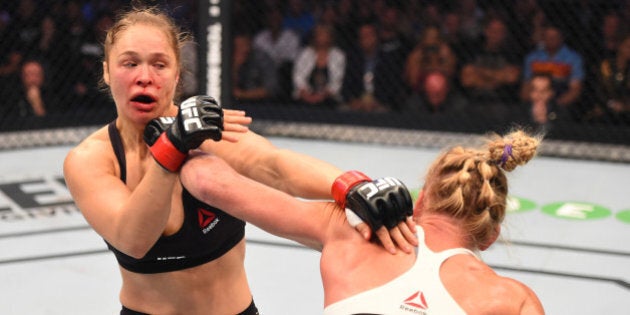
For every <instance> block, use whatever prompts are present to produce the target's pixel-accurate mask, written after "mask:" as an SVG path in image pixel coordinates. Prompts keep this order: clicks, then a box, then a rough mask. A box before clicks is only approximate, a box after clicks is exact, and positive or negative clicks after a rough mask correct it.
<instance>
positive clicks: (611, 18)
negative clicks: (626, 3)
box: [597, 11, 627, 62]
mask: <svg viewBox="0 0 630 315" xmlns="http://www.w3.org/2000/svg"><path fill="white" fill-rule="evenodd" d="M626 31H627V29H626V27H625V23H624V22H623V20H622V19H621V16H620V15H619V13H618V12H616V11H609V12H607V13H606V14H605V15H604V16H603V17H602V22H601V37H599V36H598V37H597V38H598V39H599V40H600V42H599V46H598V47H597V49H598V50H599V51H598V55H597V61H598V62H599V61H601V60H604V59H607V58H610V57H612V56H614V55H615V53H616V52H617V47H618V46H619V44H620V43H621V41H622V40H623V36H624V34H625V33H626Z"/></svg>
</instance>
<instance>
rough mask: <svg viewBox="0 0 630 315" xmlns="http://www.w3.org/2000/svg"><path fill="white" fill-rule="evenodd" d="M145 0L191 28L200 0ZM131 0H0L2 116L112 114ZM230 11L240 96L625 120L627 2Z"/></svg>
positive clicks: (263, 5)
mask: <svg viewBox="0 0 630 315" xmlns="http://www.w3.org/2000/svg"><path fill="white" fill-rule="evenodd" d="M148 2H151V3H160V4H163V5H166V6H168V8H169V11H170V12H172V13H173V15H174V17H175V18H176V19H177V20H178V21H179V22H180V23H181V24H182V25H183V26H184V27H186V28H188V29H189V30H191V31H192V32H193V33H194V32H195V31H197V30H198V29H199V28H198V25H196V23H197V18H196V14H197V5H198V1H192V0H179V1H148ZM128 3H129V1H122V0H107V1H90V0H65V1H50V2H49V1H37V0H13V1H3V4H0V42H2V43H3V44H2V45H1V47H0V84H1V85H0V86H2V88H0V99H1V100H3V101H2V112H1V113H2V114H3V115H11V116H16V115H17V116H25V115H27V116H28V115H32V116H45V115H47V113H50V112H53V111H56V112H77V111H94V110H105V109H108V110H113V105H111V104H110V101H109V99H108V96H107V95H105V94H104V93H102V92H100V91H99V90H98V89H99V80H100V73H101V71H102V70H101V63H100V61H101V58H102V57H101V54H102V48H101V46H100V42H101V40H102V36H103V34H104V30H105V29H107V27H108V26H109V25H111V23H112V18H113V14H114V13H115V12H116V11H117V9H118V8H120V7H121V6H124V5H127V4H128ZM232 7H233V17H232V21H233V34H234V36H233V47H232V52H233V58H232V73H231V79H232V83H233V84H232V86H233V91H232V92H233V93H232V94H233V98H234V100H235V101H236V102H241V103H253V104H256V103H260V104H264V103H269V102H273V103H282V104H300V105H303V106H313V107H321V108H330V109H335V110H338V111H346V112H352V111H355V112H374V113H379V112H383V113H385V112H398V113H403V114H409V115H423V116H430V115H449V114H452V113H460V114H461V113H471V114H477V115H483V116H487V117H492V118H494V119H498V120H501V119H506V120H509V119H512V118H513V117H515V116H518V117H520V118H522V120H525V121H527V122H530V123H532V124H535V125H539V126H548V125H551V124H553V123H554V122H557V121H571V122H579V123H581V122H584V123H587V122H594V123H604V124H612V125H630V80H629V79H628V75H630V65H629V63H628V61H629V60H630V33H629V32H628V31H629V29H628V23H627V21H629V20H630V1H628V0H581V1H574V0H544V1H543V0H511V1H501V0H451V1H439V0H372V1H359V0H322V1H318V0H264V1H252V0H236V1H234V2H232ZM6 43H10V44H6ZM186 51H187V52H188V54H187V55H188V56H190V57H189V58H188V60H189V61H190V63H188V67H189V70H190V74H189V75H187V76H186V78H185V81H186V83H185V84H184V88H185V90H184V91H183V96H186V95H191V94H195V93H196V91H197V83H196V78H197V77H196V75H195V67H196V63H195V61H196V53H197V52H196V50H195V47H191V48H190V49H187V50H186ZM261 106H262V105H261Z"/></svg>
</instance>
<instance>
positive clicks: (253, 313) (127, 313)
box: [120, 300, 260, 315]
mask: <svg viewBox="0 0 630 315" xmlns="http://www.w3.org/2000/svg"><path fill="white" fill-rule="evenodd" d="M120 315H150V314H147V313H142V312H138V311H134V310H132V309H129V308H127V307H125V306H124V305H123V306H122V309H121V310H120ZM237 315H260V313H258V308H256V304H254V300H252V303H250V304H249V306H248V307H247V308H246V309H245V310H244V311H242V312H240V313H238V314H237Z"/></svg>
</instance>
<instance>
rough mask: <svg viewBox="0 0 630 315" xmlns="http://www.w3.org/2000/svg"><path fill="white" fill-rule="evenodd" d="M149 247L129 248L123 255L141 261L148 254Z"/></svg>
mask: <svg viewBox="0 0 630 315" xmlns="http://www.w3.org/2000/svg"><path fill="white" fill-rule="evenodd" d="M149 249H151V248H150V247H147V246H140V245H139V246H131V247H130V248H129V249H128V250H126V251H125V252H124V253H125V254H126V255H127V256H130V257H132V258H134V259H142V258H143V257H144V256H146V255H147V253H148V252H149Z"/></svg>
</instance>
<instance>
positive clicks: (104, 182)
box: [64, 150, 130, 239]
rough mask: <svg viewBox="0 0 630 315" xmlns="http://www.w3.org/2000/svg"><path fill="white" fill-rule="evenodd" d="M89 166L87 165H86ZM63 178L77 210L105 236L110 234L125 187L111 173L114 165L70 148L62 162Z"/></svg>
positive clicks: (127, 194)
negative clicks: (70, 150)
mask: <svg viewBox="0 0 630 315" xmlns="http://www.w3.org/2000/svg"><path fill="white" fill-rule="evenodd" d="M86 165H89V167H86ZM64 178H65V180H66V183H67V186H68V189H69V191H70V194H71V195H72V198H73V200H74V202H75V204H76V205H77V207H78V208H79V209H80V211H81V213H82V214H83V216H84V217H85V219H86V220H87V221H88V223H89V224H90V225H91V226H92V228H94V230H95V231H96V232H97V233H99V234H100V235H101V236H103V237H104V238H106V239H110V237H112V235H113V234H114V232H113V231H114V230H115V225H114V224H113V223H114V222H116V220H115V219H113V217H114V216H115V213H116V212H117V211H116V210H117V208H118V205H119V204H120V202H119V201H120V200H124V199H125V198H127V197H128V196H129V194H130V192H129V189H128V188H127V187H126V186H125V185H124V183H123V182H122V181H121V180H120V179H118V178H117V177H116V175H115V169H114V165H113V164H112V163H111V162H108V161H107V159H106V158H104V157H102V156H95V155H94V154H92V153H90V152H85V150H84V151H72V152H70V153H69V154H68V156H67V157H66V159H65V161H64Z"/></svg>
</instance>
